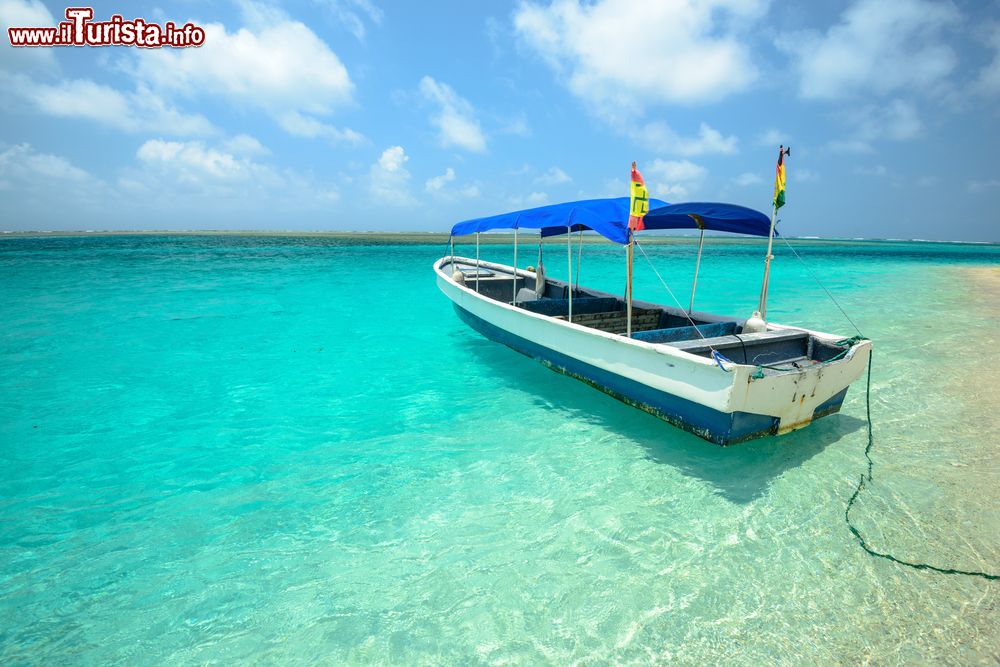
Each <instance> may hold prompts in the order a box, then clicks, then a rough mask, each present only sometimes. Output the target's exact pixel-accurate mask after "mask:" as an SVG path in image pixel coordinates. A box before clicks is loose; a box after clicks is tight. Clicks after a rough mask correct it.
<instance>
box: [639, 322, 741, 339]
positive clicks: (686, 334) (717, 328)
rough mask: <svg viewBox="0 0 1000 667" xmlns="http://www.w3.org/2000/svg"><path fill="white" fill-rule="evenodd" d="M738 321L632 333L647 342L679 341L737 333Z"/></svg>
mask: <svg viewBox="0 0 1000 667" xmlns="http://www.w3.org/2000/svg"><path fill="white" fill-rule="evenodd" d="M738 326H739V324H738V323H737V322H711V323H709V324H700V325H698V326H694V327H693V326H686V327H671V328H668V329H651V330H649V331H639V332H636V333H633V334H632V338H634V339H636V340H641V341H645V342H647V343H675V342H678V341H688V340H700V339H702V338H715V337H718V336H729V335H731V334H734V333H736V329H737V327H738Z"/></svg>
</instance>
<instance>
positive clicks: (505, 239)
mask: <svg viewBox="0 0 1000 667" xmlns="http://www.w3.org/2000/svg"><path fill="white" fill-rule="evenodd" d="M531 231H534V230H530V231H528V232H526V233H525V234H524V235H523V237H522V239H521V243H525V244H527V243H528V242H529V239H534V238H537V237H534V236H532V235H531ZM101 236H256V237H265V238H266V237H304V238H330V239H338V240H342V241H348V242H358V243H365V242H367V243H380V244H399V245H425V244H442V245H444V244H446V243H447V242H448V239H449V235H448V233H447V232H340V231H292V230H289V231H277V230H270V231H262V230H221V229H220V230H211V229H204V230H166V229H164V230H152V229H151V230H102V231H83V230H75V231H3V230H0V239H4V238H26V237H29V238H30V237H36V238H37V237H41V238H56V237H101ZM696 238H697V237H696V236H695V235H693V234H691V235H658V234H650V235H644V237H643V238H642V242H644V243H647V244H654V245H660V244H666V245H669V244H678V245H680V244H688V243H691V242H693V241H694V240H695V239H696ZM708 238H710V239H711V242H712V243H713V244H735V245H744V244H754V243H761V242H763V241H766V239H762V238H759V237H742V236H715V235H709V236H708ZM479 239H480V244H482V245H505V244H509V243H510V242H511V241H512V239H513V233H511V232H489V233H484V234H482V235H481V236H480V237H479ZM787 239H788V240H789V241H795V242H797V243H836V244H844V243H945V244H954V245H986V246H991V245H1000V241H932V240H927V239H860V238H853V239H851V238H816V237H795V236H789V237H787ZM583 240H584V242H585V243H606V242H607V241H606V239H604V238H603V237H601V236H598V235H596V234H585V235H584V236H583ZM565 242H566V241H565V237H564V236H557V237H550V238H547V239H545V241H544V243H545V244H546V245H549V244H553V245H554V244H565ZM577 242H578V239H577V237H576V236H574V238H573V243H577ZM474 243H475V237H473V236H468V237H459V238H458V240H457V242H456V245H458V246H466V245H472V244H474Z"/></svg>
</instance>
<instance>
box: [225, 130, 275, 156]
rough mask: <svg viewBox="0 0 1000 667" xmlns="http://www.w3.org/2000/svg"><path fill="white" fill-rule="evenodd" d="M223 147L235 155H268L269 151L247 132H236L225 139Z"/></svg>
mask: <svg viewBox="0 0 1000 667" xmlns="http://www.w3.org/2000/svg"><path fill="white" fill-rule="evenodd" d="M223 147H224V148H226V149H227V150H229V151H230V152H232V153H235V154H236V155H269V154H270V153H271V151H269V150H268V149H267V147H266V146H264V144H262V143H260V142H259V141H257V139H255V138H254V137H251V136H250V135H249V134H238V135H236V136H235V137H232V138H230V139H227V140H226V142H225V143H224V144H223Z"/></svg>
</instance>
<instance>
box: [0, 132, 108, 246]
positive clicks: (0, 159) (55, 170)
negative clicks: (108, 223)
mask: <svg viewBox="0 0 1000 667" xmlns="http://www.w3.org/2000/svg"><path fill="white" fill-rule="evenodd" d="M53 193H58V195H57V196H53ZM0 202H2V203H0V208H2V210H3V211H4V215H3V216H2V218H0V229H36V230H37V229H57V228H59V227H60V226H65V225H66V224H74V223H75V222H76V221H77V220H78V219H79V216H80V215H81V214H82V213H83V212H84V211H95V210H96V211H102V212H104V213H107V205H108V202H107V186H106V184H105V183H104V182H103V181H101V180H100V179H99V178H97V177H95V176H94V175H92V174H90V173H89V172H87V171H86V170H84V169H81V168H80V167H77V166H76V165H74V164H73V163H72V162H70V161H69V160H68V159H67V158H65V157H62V156H60V155H53V154H51V153H42V152H39V151H37V150H36V149H35V148H34V147H33V146H32V145H30V144H27V143H21V144H16V145H13V146H9V145H4V144H2V143H0Z"/></svg>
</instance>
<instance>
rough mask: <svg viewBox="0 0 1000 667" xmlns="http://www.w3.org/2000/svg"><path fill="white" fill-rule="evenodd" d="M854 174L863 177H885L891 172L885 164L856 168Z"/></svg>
mask: <svg viewBox="0 0 1000 667" xmlns="http://www.w3.org/2000/svg"><path fill="white" fill-rule="evenodd" d="M854 173H855V174H859V175H861V176H885V175H886V174H888V173H889V170H888V169H886V167H885V165H884V164H873V165H859V166H857V167H855V168H854Z"/></svg>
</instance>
